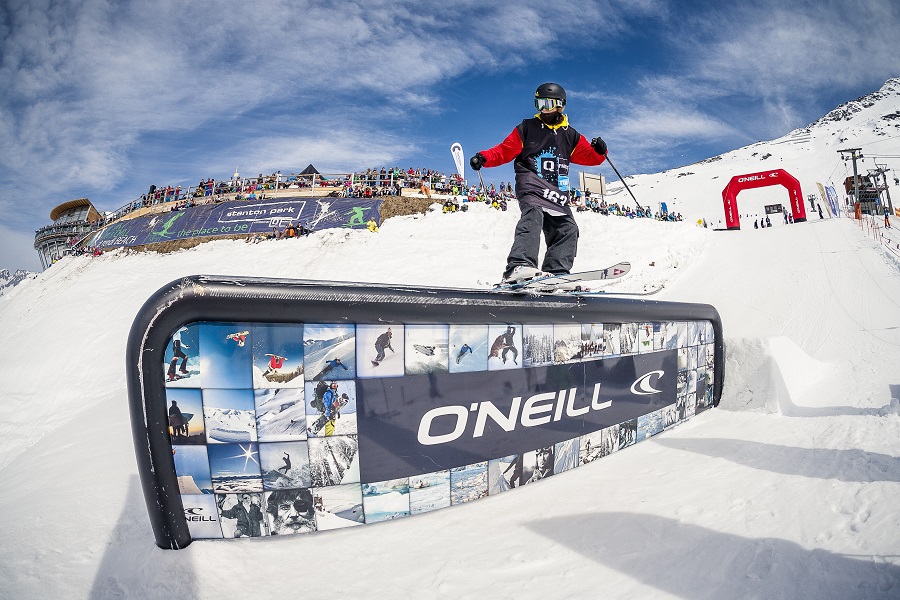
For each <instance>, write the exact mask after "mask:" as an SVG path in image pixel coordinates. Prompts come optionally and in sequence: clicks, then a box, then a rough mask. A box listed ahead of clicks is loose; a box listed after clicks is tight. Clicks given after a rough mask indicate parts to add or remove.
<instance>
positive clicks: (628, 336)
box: [619, 323, 639, 355]
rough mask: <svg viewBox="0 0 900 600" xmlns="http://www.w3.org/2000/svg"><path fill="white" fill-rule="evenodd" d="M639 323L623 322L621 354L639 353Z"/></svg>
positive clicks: (620, 331)
mask: <svg viewBox="0 0 900 600" xmlns="http://www.w3.org/2000/svg"><path fill="white" fill-rule="evenodd" d="M638 326H639V325H638V323H622V327H621V328H620V330H619V337H620V339H621V346H620V350H619V352H620V354H622V355H627V354H637V353H638V346H637V340H638Z"/></svg>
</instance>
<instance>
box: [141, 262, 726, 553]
mask: <svg viewBox="0 0 900 600" xmlns="http://www.w3.org/2000/svg"><path fill="white" fill-rule="evenodd" d="M386 315H390V316H391V318H385V316H386ZM694 320H707V321H711V322H712V324H713V331H714V334H715V373H714V381H713V385H714V388H713V406H718V405H719V400H720V398H721V395H722V386H723V384H724V370H725V369H724V366H725V344H724V341H723V337H722V321H721V318H720V316H719V313H718V311H717V310H716V309H715V307H713V306H711V305H708V304H694V303H681V302H667V301H659V300H646V299H643V298H627V297H615V296H585V297H574V296H546V295H545V296H527V295H521V296H518V295H511V294H506V293H498V292H493V291H490V290H471V289H455V288H424V287H417V286H412V285H383V284H368V283H347V282H329V281H305V280H291V279H263V278H249V277H221V276H210V275H193V276H189V277H184V278H182V279H179V280H176V281H173V282H171V283H169V284H168V285H165V286H163V287H162V288H160V289H159V290H158V291H157V292H156V293H155V294H153V295H152V296H151V297H150V298H149V299H148V300H147V301H146V302H145V303H144V305H143V306H142V307H141V309H140V310H139V311H138V314H137V316H136V317H135V319H134V323H133V324H132V326H131V331H130V332H129V335H128V347H127V349H126V376H127V386H128V401H129V408H130V413H131V431H132V437H133V439H134V450H135V457H136V459H137V465H138V473H139V475H140V478H141V486H142V488H143V492H144V500H145V502H146V503H147V510H148V513H149V516H150V522H151V526H152V528H153V534H154V537H155V538H156V545H157V546H159V547H160V548H164V549H180V548H184V547H186V546H188V545H189V544H190V543H191V541H192V538H191V534H190V531H189V530H188V526H187V521H186V520H185V518H184V507H183V505H182V503H181V495H180V492H179V489H178V480H177V477H176V473H175V463H174V460H173V458H172V445H171V442H170V440H169V434H168V413H167V411H166V406H165V403H164V402H158V401H155V402H154V401H148V400H150V399H154V400H156V399H158V398H159V397H160V396H162V397H164V396H165V383H164V381H163V376H162V371H161V367H160V365H161V364H162V362H163V360H162V358H161V357H160V356H159V353H161V352H163V353H164V352H165V348H166V346H167V344H168V341H169V338H170V337H171V336H172V334H173V332H175V331H176V330H177V329H178V328H179V327H181V326H182V325H184V324H187V323H192V322H195V321H235V322H249V323H252V322H265V323H295V322H306V323H343V322H348V323H398V324H401V323H403V324H415V323H423V324H427V323H448V324H472V323H521V322H525V323H542V322H547V323H549V322H552V323H565V322H566V321H572V322H576V323H635V322H645V321H694Z"/></svg>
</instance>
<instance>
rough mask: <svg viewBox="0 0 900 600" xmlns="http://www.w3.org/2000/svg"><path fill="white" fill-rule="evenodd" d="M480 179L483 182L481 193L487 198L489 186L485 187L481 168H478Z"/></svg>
mask: <svg viewBox="0 0 900 600" xmlns="http://www.w3.org/2000/svg"><path fill="white" fill-rule="evenodd" d="M478 181H480V182H481V193H482V194H484V196H485V198H487V188H486V187H484V179H482V178H481V169H479V170H478Z"/></svg>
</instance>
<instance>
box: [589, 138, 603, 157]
mask: <svg viewBox="0 0 900 600" xmlns="http://www.w3.org/2000/svg"><path fill="white" fill-rule="evenodd" d="M591 148H593V149H594V152H596V153H597V154H599V155H600V156H606V151H607V147H606V142H604V141H603V138H601V137H595V138H594V139H592V140H591Z"/></svg>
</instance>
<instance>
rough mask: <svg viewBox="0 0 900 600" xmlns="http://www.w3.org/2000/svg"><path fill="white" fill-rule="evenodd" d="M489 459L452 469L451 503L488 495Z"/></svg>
mask: <svg viewBox="0 0 900 600" xmlns="http://www.w3.org/2000/svg"><path fill="white" fill-rule="evenodd" d="M487 470H488V463H487V461H484V462H478V463H474V464H471V465H465V466H463V467H456V468H454V469H450V504H462V503H463V502H469V501H470V500H477V499H478V498H483V497H484V496H487V493H488V488H487V476H488V473H487Z"/></svg>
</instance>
